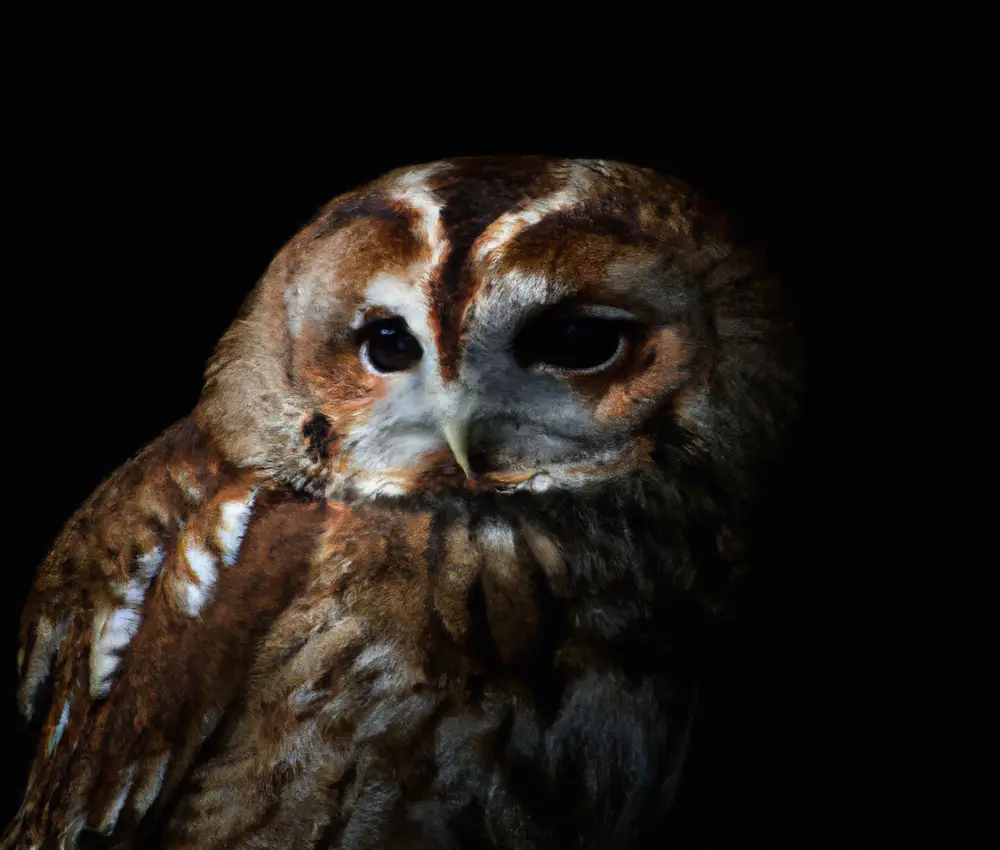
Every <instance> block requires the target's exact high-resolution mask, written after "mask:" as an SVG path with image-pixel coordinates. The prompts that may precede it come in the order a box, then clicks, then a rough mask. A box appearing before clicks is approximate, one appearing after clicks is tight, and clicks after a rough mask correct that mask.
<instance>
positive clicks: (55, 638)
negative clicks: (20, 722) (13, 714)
mask: <svg viewBox="0 0 1000 850" xmlns="http://www.w3.org/2000/svg"><path fill="white" fill-rule="evenodd" d="M68 625H69V618H68V617H64V618H63V619H62V620H60V621H59V623H58V624H53V622H52V620H51V619H50V618H48V617H45V616H41V617H39V618H38V621H37V622H36V623H35V635H34V642H33V643H32V645H31V653H30V655H28V656H27V659H26V660H25V659H24V655H23V648H22V655H21V661H20V663H19V666H20V668H21V673H22V676H23V681H22V682H21V688H20V694H19V697H20V702H21V712H22V713H23V714H24V716H25V717H26V718H27V719H28V720H31V717H32V715H33V714H34V710H35V705H34V702H35V697H36V696H37V695H38V689H39V687H40V686H41V684H42V682H44V681H45V680H46V679H47V678H48V677H49V673H50V672H51V670H52V660H53V659H54V658H55V656H56V653H58V652H59V647H60V646H62V642H63V639H64V638H65V637H66V629H67V627H68Z"/></svg>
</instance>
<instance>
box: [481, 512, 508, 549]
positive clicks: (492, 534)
mask: <svg viewBox="0 0 1000 850" xmlns="http://www.w3.org/2000/svg"><path fill="white" fill-rule="evenodd" d="M479 541H480V543H482V545H483V547H484V548H486V549H488V550H489V551H491V552H495V553H496V554H501V555H513V554H514V529H513V528H511V527H510V526H509V525H508V524H507V523H506V522H503V521H502V520H498V519H495V518H492V519H488V520H486V521H484V522H483V524H482V525H481V526H480V528H479Z"/></svg>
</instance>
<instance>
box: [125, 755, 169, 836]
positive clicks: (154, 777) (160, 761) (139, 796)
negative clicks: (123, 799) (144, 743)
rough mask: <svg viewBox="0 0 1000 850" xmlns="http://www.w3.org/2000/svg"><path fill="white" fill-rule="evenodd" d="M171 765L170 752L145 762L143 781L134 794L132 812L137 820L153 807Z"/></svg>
mask: <svg viewBox="0 0 1000 850" xmlns="http://www.w3.org/2000/svg"><path fill="white" fill-rule="evenodd" d="M169 764H170V753H169V752H165V753H161V754H160V755H158V756H154V757H153V758H149V759H146V761H145V762H144V764H143V775H142V779H140V780H139V782H138V783H137V784H136V786H135V793H134V794H132V810H133V811H134V812H135V816H136V819H137V820H139V819H141V818H142V817H143V815H145V814H146V812H148V811H149V807H150V806H152V805H153V802H154V801H155V800H156V797H157V795H158V794H159V793H160V790H161V789H162V788H163V779H164V777H166V775H167V766H168V765H169Z"/></svg>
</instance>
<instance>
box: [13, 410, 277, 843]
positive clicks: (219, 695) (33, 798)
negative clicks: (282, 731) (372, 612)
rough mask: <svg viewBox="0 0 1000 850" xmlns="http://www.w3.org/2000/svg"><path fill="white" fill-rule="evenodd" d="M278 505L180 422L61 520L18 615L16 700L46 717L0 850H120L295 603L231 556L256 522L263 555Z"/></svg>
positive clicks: (268, 562)
mask: <svg viewBox="0 0 1000 850" xmlns="http://www.w3.org/2000/svg"><path fill="white" fill-rule="evenodd" d="M287 499H288V497H286V496H284V495H282V494H280V493H275V492H272V491H269V490H261V488H260V482H259V481H258V480H256V479H255V477H254V475H253V474H252V473H250V472H247V471H244V470H239V469H237V468H235V467H233V466H231V465H229V464H227V463H225V462H224V461H223V460H222V459H221V458H220V457H219V455H218V454H217V452H215V450H214V449H213V447H212V446H211V444H210V443H209V441H207V440H206V439H205V438H204V437H203V435H202V434H200V433H199V432H198V430H197V429H196V428H195V426H194V425H193V424H192V423H191V422H190V421H188V420H184V421H182V422H180V423H178V424H177V425H175V426H174V427H173V428H171V429H170V430H168V431H167V432H166V433H164V434H163V436H161V437H160V438H159V439H157V440H156V441H154V442H153V443H151V444H150V446H148V447H147V448H146V449H145V450H144V451H142V452H141V453H140V454H139V455H137V456H136V457H135V458H133V459H132V460H131V461H129V462H128V463H126V464H125V465H124V466H123V467H122V468H121V469H119V470H118V471H117V472H115V473H114V474H113V475H112V476H111V477H110V478H108V480H107V481H105V482H104V483H103V484H102V485H101V486H100V487H98V489H97V490H96V491H95V492H94V493H93V495H92V496H91V497H90V498H89V499H88V500H87V502H86V503H85V504H84V505H83V506H82V507H81V508H80V509H79V510H78V511H77V512H76V514H75V515H74V516H73V517H72V518H71V519H70V521H69V523H68V524H67V525H66V527H65V528H64V529H63V531H62V533H61V534H60V536H59V538H58V539H57V541H56V543H55V545H54V546H53V547H52V550H51V552H50V553H49V555H48V556H47V557H46V559H45V561H44V562H43V564H42V565H41V567H40V569H39V571H38V575H37V578H36V581H35V585H34V588H33V589H32V591H31V593H30V595H29V598H28V601H27V603H26V605H25V609H24V613H23V616H22V623H21V648H20V652H19V668H20V676H21V681H20V688H19V692H18V700H19V704H20V708H21V711H22V713H23V714H24V715H25V716H26V717H27V718H29V719H30V718H31V717H32V716H35V715H37V714H40V713H43V712H44V716H45V720H44V722H43V724H42V731H41V735H40V738H39V741H38V746H37V750H36V755H35V758H34V762H33V764H32V766H31V770H30V773H29V778H28V785H27V790H26V793H25V797H24V803H23V804H22V806H21V809H20V811H19V812H18V814H17V815H16V817H15V819H14V822H13V823H12V824H11V825H10V827H9V829H8V831H7V833H6V835H5V837H4V838H3V840H2V842H0V847H2V848H4V850H7V848H20V847H25V848H28V847H34V846H36V845H39V846H49V845H50V843H54V846H60V847H67V848H72V847H75V846H76V845H77V837H78V836H79V835H80V833H81V832H82V831H84V830H87V831H94V832H97V833H100V834H103V835H106V836H112V837H113V839H114V842H115V846H130V845H129V841H128V837H129V836H130V835H131V834H132V832H133V831H134V829H135V827H136V826H137V825H138V823H139V822H140V821H141V820H142V819H143V818H147V817H149V816H151V813H152V812H154V811H155V810H158V809H161V808H162V807H163V805H164V804H165V802H166V800H167V798H168V797H169V795H170V792H171V791H172V789H174V788H176V786H177V785H178V783H179V782H180V780H181V779H182V778H183V777H184V776H185V775H186V772H187V771H188V769H189V768H190V766H191V763H192V762H193V760H194V759H195V757H196V755H197V752H198V750H199V748H200V747H201V745H202V744H203V742H204V741H205V740H206V739H207V738H208V737H209V736H210V735H211V733H212V731H213V730H214V729H215V727H216V726H217V725H218V723H219V722H220V719H221V718H222V717H223V716H224V714H225V711H226V708H227V706H228V705H229V704H230V703H231V702H232V700H233V699H234V697H236V696H237V695H238V693H239V691H240V688H241V687H242V685H243V680H244V676H245V672H246V668H247V667H248V666H249V663H250V657H251V656H252V649H253V645H254V641H255V636H256V637H259V636H260V635H261V634H262V632H263V630H265V629H266V627H267V624H268V623H269V622H270V620H271V619H273V617H274V616H275V615H276V614H277V613H278V612H279V611H280V610H281V608H282V607H283V606H284V604H286V601H287V599H288V598H289V597H290V595H291V594H292V592H293V588H294V582H295V578H296V572H295V569H294V563H290V562H284V561H282V559H281V558H280V557H276V558H260V557H258V558H256V559H254V562H253V566H252V568H251V572H250V573H248V572H247V571H246V570H243V566H244V564H243V560H244V559H243V558H242V557H241V552H242V549H243V546H244V542H245V537H246V535H247V530H248V528H249V527H251V526H256V525H262V526H263V532H262V535H259V536H261V538H262V539H261V540H259V541H257V542H256V543H254V546H255V547H256V548H258V549H259V548H260V547H261V546H266V545H268V543H267V535H268V532H269V529H270V530H273V529H272V528H271V526H272V525H273V520H272V518H270V517H269V514H271V513H273V512H274V509H275V508H276V507H278V506H280V505H281V503H282V502H283V501H287ZM279 513H280V511H279ZM261 517H263V518H264V519H263V521H260V518H261ZM251 536H253V535H252V533H251ZM293 536H294V535H293ZM279 554H282V553H279ZM286 565H287V566H289V569H285V566H286ZM46 685H51V688H47V687H45V686H46ZM48 692H50V693H51V698H50V700H49V702H48V704H47V705H46V704H45V700H44V698H43V696H42V695H43V693H48ZM123 842H124V843H123Z"/></svg>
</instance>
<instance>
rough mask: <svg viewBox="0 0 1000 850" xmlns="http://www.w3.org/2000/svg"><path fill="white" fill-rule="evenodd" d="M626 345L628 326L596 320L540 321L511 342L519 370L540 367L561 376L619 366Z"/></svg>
mask: <svg viewBox="0 0 1000 850" xmlns="http://www.w3.org/2000/svg"><path fill="white" fill-rule="evenodd" d="M627 344H628V324H627V323H626V322H623V321H621V320H615V319H605V318H601V317H597V316H558V317H553V318H543V319H542V320H540V321H538V322H536V323H534V324H533V325H531V326H529V327H528V328H527V329H525V330H524V331H522V333H521V334H520V335H519V336H518V338H517V339H516V340H515V341H514V356H515V357H516V358H517V360H518V362H519V363H520V364H521V365H522V366H531V365H539V366H543V367H552V368H555V369H558V370H560V371H564V372H578V373H588V372H599V371H603V370H604V369H607V368H609V367H610V366H611V365H613V364H614V363H616V362H618V361H619V360H620V359H621V358H622V356H623V355H624V353H625V351H626V348H627Z"/></svg>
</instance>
